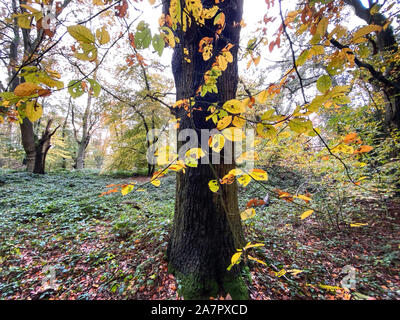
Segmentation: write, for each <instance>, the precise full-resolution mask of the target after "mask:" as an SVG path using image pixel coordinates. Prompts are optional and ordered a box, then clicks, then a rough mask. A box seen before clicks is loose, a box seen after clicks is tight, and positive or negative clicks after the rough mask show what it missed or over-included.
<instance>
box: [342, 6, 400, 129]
mask: <svg viewBox="0 0 400 320" xmlns="http://www.w3.org/2000/svg"><path fill="white" fill-rule="evenodd" d="M345 3H347V4H348V5H350V6H352V7H353V9H354V11H355V14H356V15H357V16H358V17H359V18H360V19H363V20H364V21H365V22H366V23H368V24H373V25H379V26H382V27H383V26H384V25H385V24H386V23H387V18H386V17H385V16H384V15H383V14H381V13H376V14H371V11H370V9H367V8H365V7H364V5H363V4H362V3H361V1H360V0H345ZM376 50H377V53H379V54H380V55H381V58H382V59H383V60H384V61H387V59H388V57H392V56H393V54H395V53H396V52H397V51H398V44H397V41H396V38H395V36H394V32H393V28H392V26H389V27H388V28H387V29H386V30H382V31H381V32H378V33H377V45H376ZM370 71H371V70H370ZM372 76H373V77H374V78H376V76H374V74H372ZM384 76H385V78H386V79H387V80H388V81H390V82H391V83H390V84H389V83H387V84H385V83H382V81H381V80H382V79H376V80H378V81H380V86H381V87H383V89H384V92H385V97H386V106H385V122H386V124H387V125H388V126H389V127H392V128H397V129H400V65H399V63H398V62H395V61H392V62H388V63H386V72H385V75H384Z"/></svg>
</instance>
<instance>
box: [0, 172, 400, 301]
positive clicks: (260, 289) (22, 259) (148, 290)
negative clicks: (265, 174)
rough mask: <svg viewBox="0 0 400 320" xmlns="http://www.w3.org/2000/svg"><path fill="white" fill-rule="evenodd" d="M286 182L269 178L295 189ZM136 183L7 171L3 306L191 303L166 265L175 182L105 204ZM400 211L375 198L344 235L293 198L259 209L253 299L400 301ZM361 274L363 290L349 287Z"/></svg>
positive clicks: (1, 220)
mask: <svg viewBox="0 0 400 320" xmlns="http://www.w3.org/2000/svg"><path fill="white" fill-rule="evenodd" d="M132 179H133V180H135V178H132ZM286 180H287V179H286ZM286 180H285V177H284V178H282V177H280V178H275V179H274V178H272V179H270V181H269V182H268V183H271V185H273V186H274V187H278V188H280V189H284V188H285V187H287V186H286V185H285V183H286V182H285V181H286ZM126 181H127V178H120V177H116V176H103V175H96V174H90V173H85V172H82V173H67V172H60V173H51V174H47V175H45V176H34V175H32V174H28V173H23V172H7V171H1V172H0V299H84V300H86V299H90V300H91V299H146V300H147V299H161V300H164V299H180V297H179V295H178V289H179V284H178V283H177V282H176V280H175V278H174V277H173V276H172V275H170V274H168V271H167V262H166V261H165V253H166V248H167V243H168V235H169V231H170V229H171V227H172V219H173V211H174V193H175V183H174V178H173V177H166V178H164V179H162V185H161V187H160V188H161V189H162V190H160V189H157V188H155V187H153V186H146V189H147V190H146V191H141V192H137V193H135V194H130V195H128V196H126V197H122V195H121V194H120V193H113V194H110V195H106V196H103V197H99V195H100V194H101V193H102V192H104V191H106V190H107V188H106V186H107V185H109V184H116V183H121V182H126ZM144 181H146V179H144V178H141V179H140V182H144ZM160 191H161V192H160ZM263 197H264V195H263V194H262V192H261V191H260V190H259V189H258V188H257V186H256V185H255V186H252V187H251V186H249V187H248V188H247V189H240V207H241V208H242V209H244V208H245V206H246V203H247V202H248V201H249V200H250V199H253V198H260V199H262V198H263ZM399 211H400V205H399V204H398V203H396V202H391V203H390V204H389V206H388V210H386V211H385V210H383V209H382V208H380V207H379V204H376V203H374V202H366V203H365V204H363V207H362V212H363V213H364V218H365V217H368V225H366V226H363V227H360V228H350V227H346V225H345V224H342V225H340V224H339V227H340V226H341V228H340V230H337V229H334V228H333V227H332V226H329V225H327V224H324V223H323V221H322V222H321V220H318V219H315V218H314V217H310V218H309V219H306V220H303V221H300V219H299V218H298V216H297V215H295V214H293V212H294V211H293V208H289V207H288V204H287V202H285V201H282V200H272V201H271V204H270V205H269V206H268V207H266V208H257V215H256V217H255V218H253V219H252V220H251V221H250V222H246V226H245V232H246V238H247V239H248V241H253V243H254V242H258V243H263V244H265V247H262V248H259V249H256V251H254V253H253V255H255V256H256V257H257V258H258V259H260V260H262V261H264V262H266V263H267V265H268V266H263V265H262V264H258V263H254V264H250V268H249V269H247V271H245V272H244V277H245V278H246V281H247V282H248V284H249V288H250V296H251V298H252V299H260V300H275V299H400V277H399V276H400V272H399V271H400V268H399V266H400V264H399V262H400V237H399V235H400V224H399V220H398V217H397V216H396V215H395V214H396V213H398V212H399ZM357 222H363V221H362V220H358V221H357ZM346 266H349V267H346ZM290 270H291V271H290ZM293 270H299V272H300V271H301V272H300V273H298V272H296V271H293ZM349 270H350V271H349ZM352 272H353V273H354V280H355V282H353V283H352V286H353V287H354V288H353V289H350V290H344V289H342V288H341V285H342V281H343V280H346V277H347V279H349V278H351V276H352ZM296 273H297V274H296ZM210 298H219V299H223V297H210Z"/></svg>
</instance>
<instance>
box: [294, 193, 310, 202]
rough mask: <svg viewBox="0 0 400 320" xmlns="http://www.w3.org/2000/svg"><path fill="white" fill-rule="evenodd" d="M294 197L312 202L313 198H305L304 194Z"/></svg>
mask: <svg viewBox="0 0 400 320" xmlns="http://www.w3.org/2000/svg"><path fill="white" fill-rule="evenodd" d="M294 197H295V198H298V199H301V200H304V201H311V200H312V199H311V198H309V197H306V196H304V195H302V194H299V195H298V196H294Z"/></svg>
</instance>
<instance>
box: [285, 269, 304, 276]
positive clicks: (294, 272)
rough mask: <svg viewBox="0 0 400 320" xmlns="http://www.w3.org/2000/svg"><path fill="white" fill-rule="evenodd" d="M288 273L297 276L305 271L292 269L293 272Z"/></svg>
mask: <svg viewBox="0 0 400 320" xmlns="http://www.w3.org/2000/svg"><path fill="white" fill-rule="evenodd" d="M287 272H289V273H291V274H292V275H294V276H296V275H298V274H299V273H302V272H304V270H298V269H292V270H288V271H287Z"/></svg>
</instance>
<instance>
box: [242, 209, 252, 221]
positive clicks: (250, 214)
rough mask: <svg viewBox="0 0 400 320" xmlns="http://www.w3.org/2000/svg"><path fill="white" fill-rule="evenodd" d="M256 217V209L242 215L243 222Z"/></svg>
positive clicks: (248, 210) (246, 211)
mask: <svg viewBox="0 0 400 320" xmlns="http://www.w3.org/2000/svg"><path fill="white" fill-rule="evenodd" d="M255 215H256V210H255V209H254V208H250V209H247V210H245V211H243V212H242V213H241V214H240V217H241V218H242V220H243V221H246V220H248V219H251V218H253V217H254V216H255Z"/></svg>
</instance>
